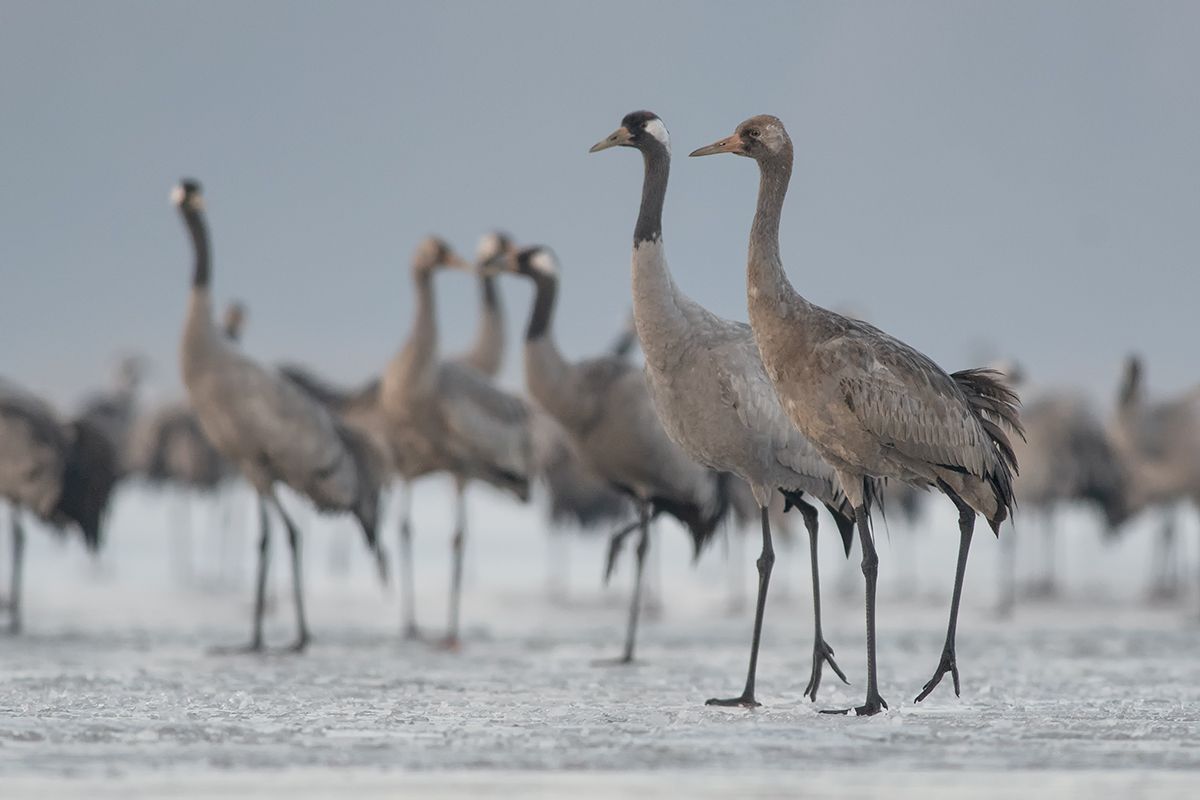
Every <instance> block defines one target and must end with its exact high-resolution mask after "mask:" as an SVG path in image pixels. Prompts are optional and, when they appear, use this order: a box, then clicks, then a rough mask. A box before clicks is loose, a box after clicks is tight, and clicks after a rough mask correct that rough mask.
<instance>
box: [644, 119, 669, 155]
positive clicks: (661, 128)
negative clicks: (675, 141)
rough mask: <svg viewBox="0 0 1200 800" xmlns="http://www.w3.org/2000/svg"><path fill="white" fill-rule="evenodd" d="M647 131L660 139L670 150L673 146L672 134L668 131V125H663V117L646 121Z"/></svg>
mask: <svg viewBox="0 0 1200 800" xmlns="http://www.w3.org/2000/svg"><path fill="white" fill-rule="evenodd" d="M646 133H648V134H650V135H651V136H653V137H654V138H655V139H658V140H659V141H660V142H662V143H663V144H664V145H666V146H667V149H668V150H669V149H670V148H671V135H670V134H669V133H667V126H666V125H663V121H662V120H661V119H657V118H656V119H652V120H650V121H649V122H647V123H646Z"/></svg>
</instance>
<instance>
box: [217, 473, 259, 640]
mask: <svg viewBox="0 0 1200 800" xmlns="http://www.w3.org/2000/svg"><path fill="white" fill-rule="evenodd" d="M258 533H259V536H258V577H257V578H256V580H255V584H254V619H253V626H254V629H253V632H252V633H251V635H250V644H247V645H239V646H236V647H214V648H212V650H211V651H210V652H213V653H217V654H226V653H247V652H249V653H257V652H260V651H261V650H262V649H263V614H264V613H265V611H266V607H267V569H268V566H269V565H270V563H271V526H270V522H269V520H268V518H267V498H266V496H265V495H264V494H262V493H259V495H258Z"/></svg>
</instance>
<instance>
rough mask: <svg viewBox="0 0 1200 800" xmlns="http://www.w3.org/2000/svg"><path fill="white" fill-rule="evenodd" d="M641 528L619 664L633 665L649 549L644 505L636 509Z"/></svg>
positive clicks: (648, 528)
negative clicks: (622, 652) (627, 620)
mask: <svg viewBox="0 0 1200 800" xmlns="http://www.w3.org/2000/svg"><path fill="white" fill-rule="evenodd" d="M638 517H639V520H638V521H639V523H640V527H641V534H640V538H639V539H638V545H637V571H636V575H635V576H634V579H633V602H632V603H630V604H629V626H628V628H626V631H625V653H624V654H623V655H622V656H621V663H623V664H631V663H633V647H634V643H635V642H636V641H637V626H638V613H639V611H640V610H641V607H642V578H643V575H644V573H645V571H646V552H647V551H648V550H649V549H650V513H649V509H648V507H647V505H646V504H645V503H642V504H641V508H639V509H638Z"/></svg>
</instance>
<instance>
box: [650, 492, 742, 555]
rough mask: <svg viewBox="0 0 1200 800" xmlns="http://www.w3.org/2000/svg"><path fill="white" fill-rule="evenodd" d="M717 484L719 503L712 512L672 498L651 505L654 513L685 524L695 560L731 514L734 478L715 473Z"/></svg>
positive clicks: (659, 499) (655, 498)
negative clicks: (730, 499)
mask: <svg viewBox="0 0 1200 800" xmlns="http://www.w3.org/2000/svg"><path fill="white" fill-rule="evenodd" d="M712 474H713V480H714V481H715V483H716V490H717V503H716V506H715V508H713V509H712V510H711V511H708V512H707V513H706V512H705V509H703V508H701V507H700V506H699V505H697V504H696V503H695V502H693V501H691V500H678V499H674V498H670V497H652V498H650V504H651V506H652V507H653V509H654V512H655V513H656V514H657V513H664V514H670V515H671V516H672V517H674V518H675V519H677V520H679V521H680V522H681V523H683V524H684V525H685V526H686V527H687V529H688V532H689V533H691V535H692V547H693V558H697V559H698V558H699V557H700V553H702V552H703V551H704V548H705V546H706V545H707V544H708V543H709V542H710V541H712V539H713V536H714V535H715V534H716V531H717V526H718V525H719V524H720V523H721V521H722V520H723V519H725V515H726V514H727V513H728V512H729V491H730V490H729V481H730V480H732V479H733V476H732V475H730V474H729V473H728V472H714V473H712Z"/></svg>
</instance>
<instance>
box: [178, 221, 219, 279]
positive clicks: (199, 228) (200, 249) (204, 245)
mask: <svg viewBox="0 0 1200 800" xmlns="http://www.w3.org/2000/svg"><path fill="white" fill-rule="evenodd" d="M183 222H184V225H186V226H187V229H188V235H189V236H191V238H192V252H193V253H194V254H195V258H196V261H195V265H194V266H193V268H192V288H193V289H207V288H208V284H209V280H210V277H211V272H212V267H211V264H210V255H209V248H208V226H207V225H206V224H205V222H204V214H203V212H200V211H197V210H195V209H190V208H185V209H183Z"/></svg>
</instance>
